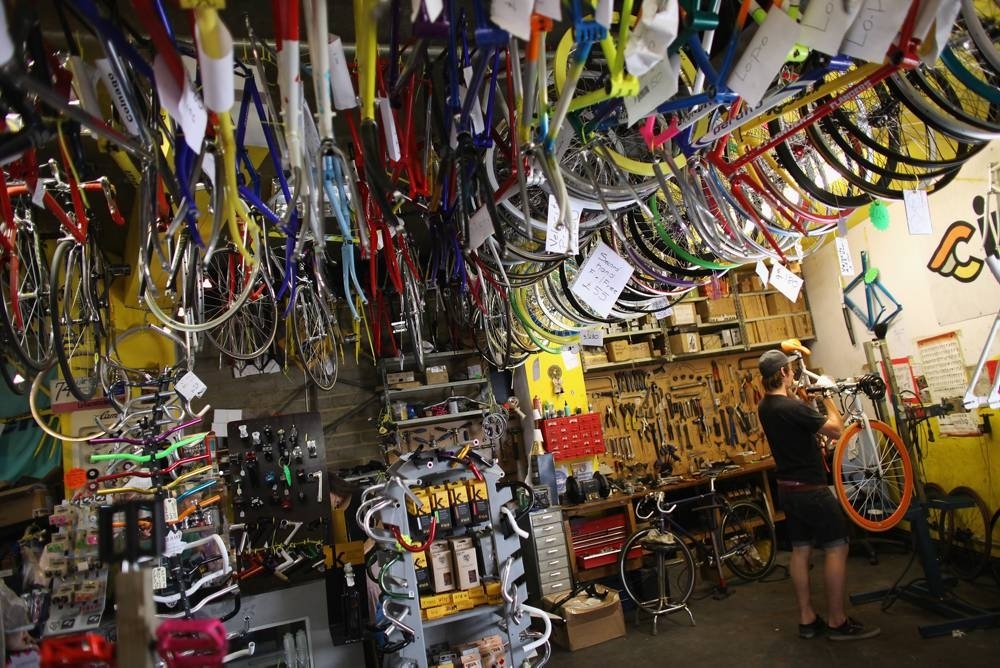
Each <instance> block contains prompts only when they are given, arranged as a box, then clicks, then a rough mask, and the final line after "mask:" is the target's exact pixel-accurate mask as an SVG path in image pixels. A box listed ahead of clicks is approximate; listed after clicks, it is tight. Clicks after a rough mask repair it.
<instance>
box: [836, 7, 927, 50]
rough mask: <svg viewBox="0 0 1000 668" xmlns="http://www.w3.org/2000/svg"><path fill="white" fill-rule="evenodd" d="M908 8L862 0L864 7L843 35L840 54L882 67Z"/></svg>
mask: <svg viewBox="0 0 1000 668" xmlns="http://www.w3.org/2000/svg"><path fill="white" fill-rule="evenodd" d="M909 8H910V3H908V2H892V1H891V0H865V3H864V6H863V7H862V8H861V10H860V11H859V12H858V13H857V15H856V16H855V17H854V23H852V24H851V27H850V28H849V29H848V31H847V34H846V35H844V41H843V42H841V44H840V52H841V53H843V54H844V55H847V56H851V57H852V58H860V59H861V60H866V61H868V62H870V63H881V62H882V61H883V60H885V53H886V51H888V50H889V46H890V45H891V44H892V41H893V40H894V39H895V38H896V33H898V32H899V28H900V26H901V25H903V19H905V18H906V12H907V11H908V10H909Z"/></svg>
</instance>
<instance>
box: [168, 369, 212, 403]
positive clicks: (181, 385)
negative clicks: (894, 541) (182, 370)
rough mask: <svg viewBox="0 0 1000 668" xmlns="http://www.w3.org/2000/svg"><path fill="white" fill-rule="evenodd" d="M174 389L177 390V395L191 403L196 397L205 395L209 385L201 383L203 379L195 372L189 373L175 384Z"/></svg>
mask: <svg viewBox="0 0 1000 668" xmlns="http://www.w3.org/2000/svg"><path fill="white" fill-rule="evenodd" d="M174 389H175V390H177V394H179V395H181V396H182V397H184V398H185V399H187V400H188V401H190V400H191V399H194V398H195V397H200V396H201V395H203V394H205V390H207V389H208V385H205V383H203V382H201V379H200V378H198V376H196V375H195V374H194V372H193V371H188V372H187V373H186V374H184V375H183V376H181V379H180V380H178V381H177V382H176V383H175V384H174Z"/></svg>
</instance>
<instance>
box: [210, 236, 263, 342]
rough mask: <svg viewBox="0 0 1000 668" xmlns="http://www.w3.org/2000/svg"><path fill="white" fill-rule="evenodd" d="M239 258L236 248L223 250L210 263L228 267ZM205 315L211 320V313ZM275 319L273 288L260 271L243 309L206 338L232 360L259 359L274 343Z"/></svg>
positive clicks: (211, 330)
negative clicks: (255, 284) (255, 285)
mask: <svg viewBox="0 0 1000 668" xmlns="http://www.w3.org/2000/svg"><path fill="white" fill-rule="evenodd" d="M239 259H240V257H239V254H238V253H237V251H236V250H235V249H230V248H225V249H220V250H219V251H216V253H215V254H214V255H213V256H212V259H211V260H210V262H209V264H210V265H212V264H213V263H217V262H218V263H219V264H221V265H223V266H230V265H232V263H233V261H237V262H238V261H239ZM206 271H208V270H206ZM209 308H211V306H210V307H209ZM207 314H208V315H209V318H210V319H212V317H211V314H210V313H208V312H207ZM278 318H279V315H278V304H277V302H276V301H275V298H274V288H273V287H272V286H271V282H270V281H269V280H268V279H267V275H266V273H265V272H261V273H260V275H259V276H258V277H257V287H256V288H255V289H254V290H253V291H251V293H250V295H249V296H248V297H247V300H246V301H245V302H244V303H243V306H241V307H240V308H239V309H237V310H236V312H235V313H233V314H232V315H231V316H230V317H228V318H226V320H225V321H223V322H222V323H221V324H219V325H218V326H216V327H213V328H212V329H209V330H208V331H206V332H205V335H206V336H207V337H208V339H209V340H210V341H211V342H212V343H213V344H214V345H215V347H216V348H218V349H219V352H221V353H223V354H225V355H228V356H229V357H232V358H233V359H237V360H251V359H254V358H256V357H260V356H261V355H262V354H264V352H265V351H266V350H267V349H268V348H269V347H270V346H271V344H272V343H274V337H275V335H276V334H277V331H278Z"/></svg>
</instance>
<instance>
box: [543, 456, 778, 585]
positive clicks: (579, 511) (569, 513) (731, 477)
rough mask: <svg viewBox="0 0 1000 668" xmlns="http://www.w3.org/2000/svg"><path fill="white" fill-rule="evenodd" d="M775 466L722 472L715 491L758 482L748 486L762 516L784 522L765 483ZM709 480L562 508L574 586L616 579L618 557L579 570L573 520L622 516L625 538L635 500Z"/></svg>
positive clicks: (632, 528) (768, 463)
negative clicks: (757, 494) (756, 491)
mask: <svg viewBox="0 0 1000 668" xmlns="http://www.w3.org/2000/svg"><path fill="white" fill-rule="evenodd" d="M774 468H775V464H774V460H773V459H771V458H768V459H764V460H761V461H758V462H751V463H748V464H744V465H742V466H741V467H740V468H739V469H733V470H729V471H724V472H722V473H719V474H718V475H717V476H716V484H717V488H718V491H720V492H723V493H724V492H725V491H726V484H725V483H727V482H731V481H737V480H741V479H747V478H757V480H750V482H756V483H757V485H758V486H759V488H760V491H761V494H762V495H763V498H764V502H765V505H766V508H765V512H767V514H768V516H770V518H771V520H772V521H774V522H779V521H781V520H783V519H784V513H780V512H776V511H775V508H774V500H773V497H772V494H771V485H770V481H769V479H768V472H769V471H772V470H774ZM709 480H710V476H708V475H702V476H699V477H687V476H685V478H684V479H682V480H679V481H677V482H674V483H670V484H668V485H662V486H659V487H652V488H646V489H644V490H642V491H641V492H635V493H632V494H624V493H621V492H616V493H613V494H612V495H611V496H609V497H608V498H606V499H601V500H599V501H588V502H586V503H578V504H575V505H565V506H562V511H563V531H564V532H565V534H566V544H567V546H568V547H569V553H570V559H569V563H570V566H571V569H572V573H573V581H574V582H588V581H591V580H598V579H600V578H603V577H608V576H610V575H615V574H617V572H618V565H617V555H616V557H615V563H612V564H607V565H603V566H596V567H594V568H587V569H585V570H581V569H579V568H578V565H577V560H576V555H575V553H574V547H573V532H572V529H571V524H572V520H573V519H574V518H584V517H586V518H592V517H600V516H605V515H611V514H613V513H618V512H623V513H624V515H625V537H626V538H627V537H628V536H631V535H632V534H633V533H634V532H635V531H636V530H637V528H638V525H637V522H636V517H635V502H636V501H637V500H641V499H643V498H644V497H645V496H646V495H647V494H649V493H650V492H656V491H661V490H662V491H664V492H667V493H668V494H675V493H676V492H681V491H683V490H686V489H695V488H698V487H707V486H708V484H709ZM635 562H636V565H638V564H639V563H640V560H639V559H636V560H635Z"/></svg>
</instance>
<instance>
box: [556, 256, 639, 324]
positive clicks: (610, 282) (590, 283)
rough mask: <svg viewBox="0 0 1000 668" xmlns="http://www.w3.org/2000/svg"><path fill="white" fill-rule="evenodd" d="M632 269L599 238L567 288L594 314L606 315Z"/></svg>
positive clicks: (604, 316)
mask: <svg viewBox="0 0 1000 668" xmlns="http://www.w3.org/2000/svg"><path fill="white" fill-rule="evenodd" d="M633 271H635V269H634V268H633V267H632V266H631V265H630V264H629V263H628V262H627V261H626V260H625V259H624V258H622V257H621V256H620V255H618V254H617V253H615V252H614V251H613V250H612V249H611V247H610V246H608V245H607V244H606V243H604V242H603V241H599V242H598V243H597V246H596V247H595V248H594V251H593V252H592V253H591V254H590V256H589V257H587V259H586V260H585V261H584V263H583V266H582V267H580V272H579V273H578V274H577V275H576V278H574V279H573V283H572V284H571V285H570V286H569V289H570V290H571V291H572V292H573V294H574V295H576V296H577V297H579V298H580V300H582V301H583V303H585V304H586V305H587V306H589V307H590V308H592V309H594V312H595V313H597V314H598V315H600V316H601V317H602V318H606V317H608V314H609V313H611V309H612V308H613V307H614V305H615V302H616V301H617V300H618V297H619V295H621V293H622V290H624V289H625V284H626V283H628V279H629V278H631V276H632V272H633Z"/></svg>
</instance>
